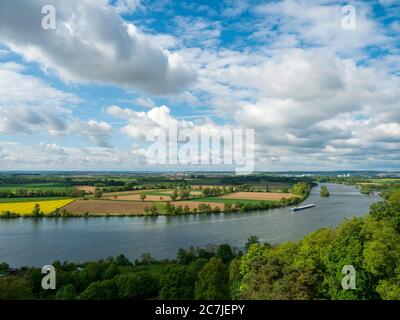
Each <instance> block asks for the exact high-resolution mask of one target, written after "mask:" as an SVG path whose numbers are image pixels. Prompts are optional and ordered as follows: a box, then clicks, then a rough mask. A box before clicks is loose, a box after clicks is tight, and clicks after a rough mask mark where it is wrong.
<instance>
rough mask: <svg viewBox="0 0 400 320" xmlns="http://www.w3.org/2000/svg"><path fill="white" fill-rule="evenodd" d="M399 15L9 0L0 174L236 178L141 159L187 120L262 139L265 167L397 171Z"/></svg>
mask: <svg viewBox="0 0 400 320" xmlns="http://www.w3.org/2000/svg"><path fill="white" fill-rule="evenodd" d="M46 5H51V6H53V7H54V8H55V10H56V20H55V21H56V27H55V29H50V30H46V29H44V28H43V27H42V21H43V18H44V17H45V16H46V14H47V12H44V13H42V8H43V7H44V6H46ZM348 5H351V6H352V7H351V8H354V9H355V11H354V16H350V15H349V12H350V11H347V10H346V8H348V7H345V8H344V9H343V7H344V6H348ZM343 10H344V11H343ZM354 17H355V20H354V19H353V18H354ZM348 18H351V19H353V20H348ZM399 18H400V1H398V0H371V1H333V0H332V1H330V0H284V1H250V0H237V1H231V0H221V1H171V0H154V1H146V0H112V1H111V0H110V1H107V0H80V1H78V0H71V1H62V0H14V1H7V0H0V169H1V170H152V169H155V170H160V169H163V168H165V169H169V170H174V169H175V170H185V169H188V170H193V169H199V170H224V169H229V166H224V165H218V166H203V167H201V168H199V167H197V166H190V165H187V166H185V165H168V166H165V167H163V166H150V165H149V164H148V163H146V159H145V154H146V148H147V147H148V141H146V132H148V130H149V128H157V129H160V130H165V129H166V125H167V123H169V121H171V120H176V121H177V123H178V126H179V127H180V128H186V129H191V130H194V131H196V132H200V130H201V129H203V128H209V129H211V130H214V131H218V130H223V129H233V128H243V129H253V130H254V133H255V142H254V148H255V163H256V170H266V171H279V170H400V112H399V110H400V21H399ZM354 21H355V23H354V24H351V23H353V22H354ZM346 22H348V24H346ZM349 23H350V24H349Z"/></svg>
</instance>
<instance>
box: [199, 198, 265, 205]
mask: <svg viewBox="0 0 400 320" xmlns="http://www.w3.org/2000/svg"><path fill="white" fill-rule="evenodd" d="M193 200H195V199H193ZM196 200H197V201H201V202H214V203H243V204H246V203H260V202H273V201H271V200H248V199H228V198H219V197H208V198H199V199H196Z"/></svg>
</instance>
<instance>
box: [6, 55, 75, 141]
mask: <svg viewBox="0 0 400 320" xmlns="http://www.w3.org/2000/svg"><path fill="white" fill-rule="evenodd" d="M22 71H23V67H22V66H21V65H18V64H15V63H5V64H0V133H3V134H12V133H17V132H25V133H30V132H34V131H36V130H44V131H45V132H48V133H51V134H57V133H61V132H63V131H64V130H65V129H66V126H67V124H66V122H65V118H67V117H68V116H69V115H70V113H71V112H70V110H69V109H68V108H67V106H68V105H70V104H75V103H78V102H79V98H78V97H76V96H74V95H72V94H68V93H64V92H62V91H59V90H57V89H54V88H52V87H50V86H48V85H47V84H46V83H44V82H43V81H41V80H39V79H37V78H35V77H33V76H30V75H25V74H23V73H22Z"/></svg>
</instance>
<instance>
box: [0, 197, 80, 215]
mask: <svg viewBox="0 0 400 320" xmlns="http://www.w3.org/2000/svg"><path fill="white" fill-rule="evenodd" d="M73 201H75V199H63V200H49V201H30V202H8V203H0V212H4V211H10V212H15V213H18V214H21V215H29V214H31V213H32V210H33V208H34V207H35V204H39V206H40V210H41V211H43V213H44V214H49V213H52V212H53V211H54V210H56V209H57V208H59V209H60V208H62V207H64V206H66V205H67V204H69V203H71V202H73Z"/></svg>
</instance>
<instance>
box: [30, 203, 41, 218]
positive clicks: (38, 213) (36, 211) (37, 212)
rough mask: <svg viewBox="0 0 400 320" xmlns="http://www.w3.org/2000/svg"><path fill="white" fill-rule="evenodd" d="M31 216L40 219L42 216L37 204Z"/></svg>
mask: <svg viewBox="0 0 400 320" xmlns="http://www.w3.org/2000/svg"><path fill="white" fill-rule="evenodd" d="M32 216H33V217H41V216H43V212H41V211H40V205H39V203H36V204H35V207H34V208H33V210H32Z"/></svg>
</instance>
